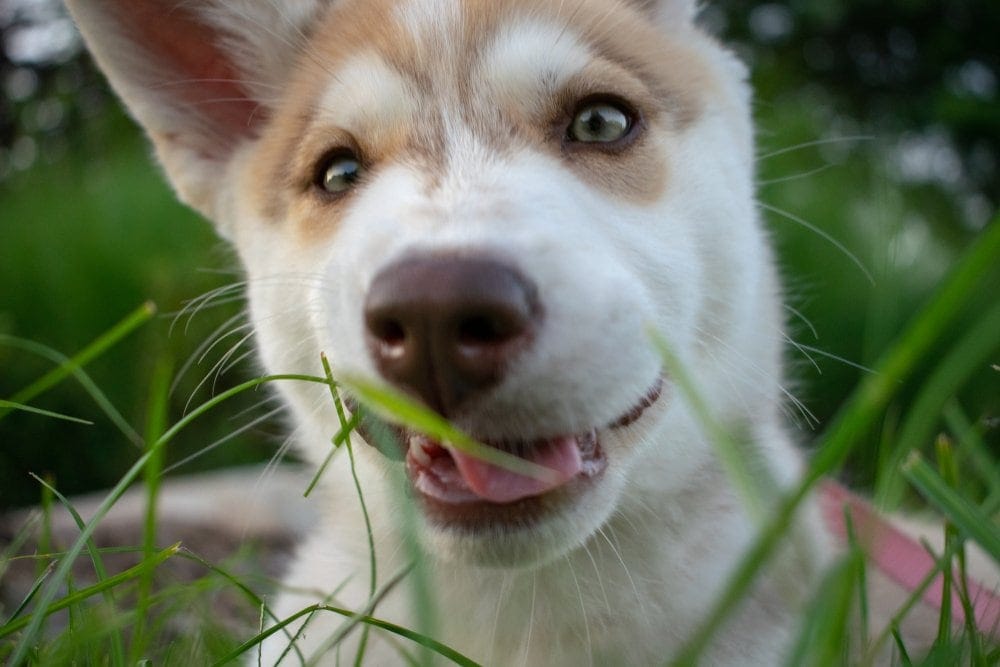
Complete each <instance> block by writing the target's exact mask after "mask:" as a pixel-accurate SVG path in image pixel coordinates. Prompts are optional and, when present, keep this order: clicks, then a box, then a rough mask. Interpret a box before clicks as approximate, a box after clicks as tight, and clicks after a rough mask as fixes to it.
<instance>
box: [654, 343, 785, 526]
mask: <svg viewBox="0 0 1000 667" xmlns="http://www.w3.org/2000/svg"><path fill="white" fill-rule="evenodd" d="M648 333H649V336H650V338H652V340H653V344H654V346H655V347H656V349H657V352H659V354H660V358H661V359H662V360H663V363H664V366H665V367H666V369H667V374H668V375H669V377H670V379H671V380H672V381H673V383H674V384H675V385H676V386H677V388H678V389H679V390H680V393H681V395H682V396H683V397H684V399H685V400H686V401H687V404H688V406H689V407H690V408H691V410H692V411H693V412H694V415H695V418H696V419H697V420H698V422H699V423H700V424H701V426H702V427H703V428H704V429H705V431H706V432H707V435H708V440H709V442H710V443H711V444H712V446H714V447H715V454H716V456H717V457H718V459H719V461H720V462H721V463H722V467H723V468H724V470H725V472H726V475H727V477H728V478H729V480H730V481H731V482H732V483H733V485H734V486H735V487H736V492H737V493H738V494H739V495H740V497H741V498H742V499H743V502H744V503H745V505H746V508H747V511H748V513H749V514H750V517H751V518H752V519H753V520H755V521H756V522H757V523H758V524H759V523H761V522H762V520H763V516H764V506H765V489H767V488H770V489H774V488H775V485H774V484H773V483H771V480H768V479H766V474H765V473H766V472H767V471H766V470H764V468H763V467H762V466H761V465H759V464H757V462H756V460H755V457H753V452H747V451H744V449H741V448H740V445H739V443H738V442H737V441H736V439H735V438H734V437H733V435H732V433H730V432H729V430H728V429H727V428H725V427H724V426H723V425H722V424H720V423H719V421H718V420H717V419H715V417H714V415H713V414H712V411H711V409H710V408H709V406H708V402H707V401H706V400H705V399H704V397H703V396H702V393H701V392H700V391H699V390H698V388H697V386H696V385H695V382H694V379H693V378H692V377H691V375H690V373H688V371H687V368H685V367H684V364H683V363H681V360H680V359H679V358H678V357H677V355H675V354H674V351H673V349H672V348H671V346H670V343H668V342H667V339H666V338H664V337H663V336H662V335H661V334H660V332H658V331H656V330H652V329H651V330H650V331H649V332H648Z"/></svg>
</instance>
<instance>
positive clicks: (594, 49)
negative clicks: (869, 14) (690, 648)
mask: <svg viewBox="0 0 1000 667" xmlns="http://www.w3.org/2000/svg"><path fill="white" fill-rule="evenodd" d="M70 6H71V8H72V9H73V12H74V14H75V16H76V18H77V19H78V21H79V22H80V24H81V26H82V27H83V29H84V33H85V36H86V38H87V41H88V44H89V46H90V47H91V49H92V50H93V51H94V53H95V55H96V56H97V60H98V62H99V63H100V64H101V66H102V67H103V68H104V69H105V70H106V71H107V73H108V75H109V77H110V79H111V81H112V83H113V84H114V86H115V87H116V89H117V90H118V92H119V93H120V94H121V95H122V97H123V98H124V99H125V101H126V102H127V104H128V105H129V107H130V108H131V109H132V111H133V113H134V114H135V116H136V117H137V118H138V119H139V121H140V122H141V123H142V124H143V125H144V126H145V128H146V130H147V131H148V133H149V135H150V136H151V138H152V140H153V142H154V144H155V146H156V149H157V153H158V156H159V158H160V160H161V162H162V163H163V165H164V166H165V168H166V171H167V174H168V176H169V178H170V179H171V181H172V182H173V184H174V186H175V187H176V189H177V191H178V193H179V195H180V196H181V197H182V198H183V199H184V200H185V201H187V202H188V203H190V204H191V205H192V206H194V207H195V208H197V209H198V210H200V211H202V212H203V213H204V214H205V215H206V216H208V217H209V218H211V219H212V220H214V221H215V222H216V224H217V225H218V227H219V229H220V230H221V232H222V234H223V235H224V236H226V237H228V238H229V239H231V240H232V242H233V243H234V244H235V246H236V248H237V249H238V251H239V254H240V257H241V258H242V261H243V263H244V265H245V267H246V270H247V272H248V274H249V286H250V287H249V291H250V297H251V310H252V315H253V319H254V324H255V327H256V329H257V335H258V339H259V345H260V350H261V354H262V356H263V358H264V361H265V364H266V365H267V367H268V368H269V369H270V370H272V371H274V372H290V371H296V372H307V373H312V374H319V373H318V371H319V359H320V353H321V352H325V353H326V354H327V355H328V357H329V359H330V361H331V363H332V365H333V368H334V373H335V375H336V374H348V375H351V376H355V377H360V378H368V379H371V380H376V379H377V380H379V381H382V382H388V383H390V384H392V385H394V386H395V387H396V388H397V389H400V390H403V391H405V392H407V393H409V394H410V395H411V396H413V397H414V398H417V399H419V400H420V401H422V402H423V403H424V404H425V405H427V406H429V407H431V408H433V409H434V410H436V411H438V412H439V413H441V414H442V415H444V416H446V417H447V418H449V419H451V420H452V421H454V422H455V423H456V424H457V425H458V426H459V427H461V428H462V429H464V430H465V431H466V432H468V433H470V434H472V435H473V436H475V437H476V438H478V439H479V440H481V441H483V442H485V443H487V444H489V445H491V446H493V447H496V448H497V449H500V450H504V451H506V452H508V453H513V454H516V455H517V456H519V457H521V458H523V459H526V460H527V461H529V462H531V463H536V464H539V465H541V466H543V467H544V468H546V469H548V470H549V471H550V472H549V474H546V475H544V476H540V477H531V476H527V475H523V474H517V473H513V472H510V471H507V470H505V469H503V468H501V467H497V466H494V465H491V464H487V463H484V462H482V461H480V460H477V459H475V458H473V457H470V456H468V455H466V454H463V453H462V452H460V451H458V450H456V449H454V448H453V447H450V446H448V445H447V444H446V443H438V442H433V441H430V440H428V439H427V438H424V437H421V436H417V435H415V434H408V433H404V438H403V440H404V447H405V454H404V456H403V457H402V458H403V459H404V461H405V467H406V469H407V471H408V474H409V478H410V480H411V482H412V487H413V490H414V497H415V498H416V499H417V501H418V502H419V504H420V506H421V507H422V508H423V510H424V511H423V512H422V516H423V517H424V518H425V519H426V527H427V531H426V532H427V535H428V536H429V537H430V542H431V543H432V548H435V549H438V550H441V551H442V552H446V553H449V554H452V555H454V556H455V557H459V558H467V559H473V560H477V561H480V562H488V561H494V562H523V561H525V560H537V559H544V558H549V557H552V556H553V555H555V554H558V553H561V552H564V551H565V550H566V549H568V548H571V547H572V546H574V545H577V544H580V543H581V542H582V541H583V540H585V539H586V538H587V537H588V536H589V535H591V534H593V533H594V532H595V531H596V530H598V529H599V528H600V526H601V525H602V524H603V523H604V522H605V521H606V520H607V519H608V517H609V516H611V515H612V514H613V513H614V512H615V511H616V510H617V509H620V508H621V506H622V503H624V502H637V503H640V504H641V503H642V502H643V498H642V497H641V496H642V495H643V494H646V493H650V492H651V491H650V489H651V488H652V487H651V485H652V486H657V487H659V488H667V489H669V488H672V487H674V486H676V484H677V480H678V479H679V478H681V477H683V475H685V474H686V473H687V472H689V471H691V470H692V469H693V468H695V467H697V466H698V465H699V463H700V462H701V461H703V460H704V458H705V457H706V456H707V452H706V451H705V450H706V448H705V446H704V445H702V444H698V443H697V442H695V440H696V438H693V437H692V436H691V435H690V434H691V433H693V431H692V430H691V429H690V424H689V423H688V421H689V420H688V419H687V418H686V417H685V416H684V414H683V411H682V410H680V408H678V407H677V404H678V400H677V395H676V394H677V392H676V391H675V388H674V384H673V382H672V381H671V378H670V377H669V375H668V374H664V371H663V367H662V360H661V357H660V355H659V354H658V353H657V352H656V350H655V348H654V346H653V345H652V343H651V341H650V337H649V331H650V330H651V329H652V330H656V331H659V332H660V333H661V334H662V335H663V336H664V337H665V338H666V339H667V340H668V341H669V343H670V346H671V347H672V349H673V350H674V352H675V353H676V354H677V355H678V356H679V357H680V359H681V360H682V362H683V363H684V364H685V366H687V367H688V368H689V369H690V370H691V371H692V373H693V374H694V375H695V376H696V377H697V378H698V379H699V381H700V384H701V386H702V387H703V388H704V389H706V391H710V392H711V395H712V401H713V405H714V407H715V408H716V410H717V412H718V414H721V415H724V416H725V415H726V414H727V411H732V410H743V411H745V412H752V411H753V410H755V409H761V410H764V409H767V410H770V409H771V408H770V407H766V408H764V407H760V406H761V405H771V404H773V400H772V399H773V396H771V394H772V393H773V388H772V387H771V385H772V384H774V383H775V381H776V378H775V377H774V375H775V374H776V369H777V356H776V352H775V348H774V346H773V344H772V341H773V339H775V338H777V336H776V334H775V332H773V331H772V332H765V335H763V336H762V335H761V333H760V330H761V328H762V327H760V326H757V325H756V324H755V323H756V322H757V321H758V320H761V321H764V322H766V323H767V326H771V325H772V324H773V322H774V321H775V320H776V318H775V317H774V314H773V313H772V312H771V310H772V308H773V298H772V296H773V295H772V294H771V293H770V292H771V291H772V289H773V288H772V286H771V282H770V277H769V275H768V268H767V261H766V252H767V251H766V248H765V246H764V243H763V240H762V238H761V234H760V232H759V230H758V228H757V225H756V221H755V214H754V211H753V208H754V207H753V193H752V162H753V159H752V147H751V144H752V140H751V131H750V125H749V112H748V106H749V105H748V97H749V96H748V94H747V91H746V88H745V85H744V83H743V71H742V68H741V67H740V66H739V65H738V64H737V63H736V62H735V60H734V59H733V58H732V57H731V56H729V54H727V53H726V52H725V51H724V50H723V49H722V48H720V47H719V46H718V45H717V44H716V43H715V42H714V41H713V40H712V39H711V38H709V37H707V36H705V35H703V34H702V33H701V32H700V31H699V30H698V28H697V27H696V26H695V25H694V23H693V17H692V15H693V13H694V11H693V10H694V2H693V0H571V1H566V0H543V1H538V0H489V1H488V2H487V1H477V0H339V1H333V0H331V1H330V2H321V1H319V0H299V1H297V2H276V1H275V0H242V1H240V2H230V1H226V2H223V1H221V0H219V1H212V2H203V3H182V2H177V1H176V0H139V1H136V0H130V1H129V2H124V0H122V1H120V2H114V1H111V0H73V1H72V2H70ZM765 328H766V327H765ZM752 367H757V368H759V369H763V370H762V371H759V372H758V373H753V372H747V370H746V369H747V368H752ZM733 377H737V378H738V379H737V380H735V381H734V380H733V379H732V378H733ZM314 389H315V388H312V387H308V386H291V387H286V389H285V391H286V394H287V396H288V398H289V399H290V403H291V405H292V408H293V409H294V411H295V412H296V413H297V416H298V417H299V419H300V421H301V422H302V423H304V424H306V425H307V427H306V431H305V432H306V434H307V436H306V437H305V438H304V440H305V443H304V444H305V447H306V450H307V453H308V454H309V455H311V457H312V458H313V459H315V460H317V461H318V460H321V459H322V458H323V457H324V456H325V454H326V452H327V451H328V448H329V437H330V436H331V435H332V434H333V432H335V431H336V428H337V427H336V422H335V420H334V418H333V410H332V407H331V406H330V405H329V396H328V394H324V393H323V392H322V391H319V390H314ZM764 396H766V397H767V400H761V397H764ZM685 440H691V442H683V441H685ZM671 443H673V444H671ZM379 456H380V455H378V454H377V453H376V452H375V451H374V450H369V451H368V452H367V453H366V455H365V457H364V458H365V459H366V465H368V466H373V465H374V466H379V465H393V464H391V463H388V462H383V461H381V460H380V459H379ZM629 499H631V501H629Z"/></svg>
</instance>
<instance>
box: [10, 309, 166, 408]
mask: <svg viewBox="0 0 1000 667" xmlns="http://www.w3.org/2000/svg"><path fill="white" fill-rule="evenodd" d="M155 313H156V306H155V305H154V304H153V303H152V302H151V301H147V302H146V303H144V304H142V305H141V306H140V307H139V308H137V309H136V310H135V311H133V312H132V313H130V314H129V315H128V316H127V317H126V318H125V319H123V320H122V321H121V322H119V323H118V324H116V325H115V326H113V327H112V328H111V329H109V330H108V331H107V332H105V333H104V334H102V335H101V336H99V337H98V338H97V339H96V340H95V341H94V342H92V343H91V344H90V345H88V346H87V347H85V348H84V349H83V350H82V351H80V352H79V353H77V354H76V355H74V356H73V357H71V358H70V359H69V360H68V361H67V362H66V363H63V364H62V365H60V366H58V367H57V368H53V369H52V370H51V371H49V372H48V373H46V374H45V375H43V376H42V377H40V378H38V380H36V381H35V382H33V383H31V384H30V385H28V386H27V387H25V388H24V389H22V390H21V391H19V392H17V393H16V394H14V395H13V396H12V397H11V398H10V400H11V402H13V403H29V402H31V400H32V399H34V398H37V397H38V396H40V395H41V394H43V393H45V392H46V391H48V390H49V389H51V388H52V387H54V386H56V385H57V384H59V383H60V382H62V381H63V380H65V379H66V378H67V377H69V376H70V375H72V374H73V373H74V371H75V370H76V369H79V368H82V367H83V366H86V365H87V364H88V363H90V362H91V361H93V360H94V359H96V358H97V357H99V356H101V355H102V354H104V353H105V352H106V351H107V350H108V349H109V348H111V347H113V346H114V345H115V344H116V343H118V341H120V340H121V339H122V338H124V337H125V336H127V335H128V334H130V333H132V332H133V331H135V330H136V329H138V328H139V327H140V326H142V325H143V324H145V323H146V322H148V321H149V320H150V318H151V317H153V315H154V314H155ZM9 411H10V408H6V409H5V408H0V419H3V418H4V416H5V415H6V414H7V413H8V412H9Z"/></svg>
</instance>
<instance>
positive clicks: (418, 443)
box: [410, 437, 431, 466]
mask: <svg viewBox="0 0 1000 667" xmlns="http://www.w3.org/2000/svg"><path fill="white" fill-rule="evenodd" d="M426 444H427V439H426V438H420V437H413V438H410V457H412V458H413V460H414V461H416V462H417V463H419V464H420V465H422V466H429V465H430V464H431V457H430V454H428V453H427V449H425V447H424V445H426Z"/></svg>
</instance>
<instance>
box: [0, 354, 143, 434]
mask: <svg viewBox="0 0 1000 667" xmlns="http://www.w3.org/2000/svg"><path fill="white" fill-rule="evenodd" d="M0 345H7V346H8V347H16V348H18V349H21V350H24V351H26V352H31V353H32V354H36V355H38V356H40V357H44V358H46V359H48V360H49V361H52V362H53V363H56V364H60V365H68V366H69V367H70V371H71V372H72V373H73V377H75V378H76V380H77V382H79V383H80V386H81V387H83V389H84V391H86V392H87V393H88V394H90V397H91V398H92V399H94V403H96V404H97V407H99V408H100V409H101V411H102V412H103V413H104V414H105V416H107V418H108V419H109V420H110V421H111V423H112V424H114V425H115V426H116V427H117V428H118V430H119V431H121V432H122V434H123V435H124V436H125V437H126V438H127V439H128V440H129V441H130V442H132V443H133V444H135V445H136V446H139V445H142V437H141V436H140V435H139V434H138V433H136V431H135V429H134V428H132V426H131V425H130V424H129V423H128V421H127V420H126V419H125V417H123V416H122V414H121V412H119V411H118V409H117V408H116V407H115V406H114V404H113V403H112V402H111V400H110V399H108V397H107V396H106V395H105V394H104V392H102V391H101V389H100V387H98V386H97V383H96V382H94V380H93V379H91V377H90V376H89V375H88V374H87V372H86V371H84V370H83V369H82V368H80V367H74V366H72V363H71V361H70V358H69V357H67V356H66V355H65V354H63V353H62V352H59V351H58V350H54V349H52V348H51V347H48V346H47V345H42V344H41V343H36V342H35V341H33V340H25V339H23V338H17V337H15V336H8V335H5V334H0ZM0 419H3V415H0Z"/></svg>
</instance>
